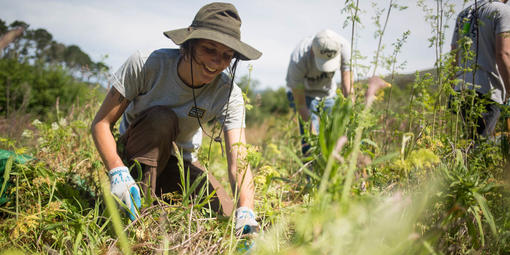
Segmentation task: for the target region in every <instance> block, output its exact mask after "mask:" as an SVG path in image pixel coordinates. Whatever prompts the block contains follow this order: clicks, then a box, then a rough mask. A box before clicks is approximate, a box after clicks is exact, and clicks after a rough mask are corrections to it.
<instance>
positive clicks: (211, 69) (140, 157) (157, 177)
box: [92, 3, 262, 234]
mask: <svg viewBox="0 0 510 255" xmlns="http://www.w3.org/2000/svg"><path fill="white" fill-rule="evenodd" d="M240 27H241V19H240V17H239V14H238V12H237V10H236V8H235V7H234V6H233V5H231V4H227V3H211V4H208V5H205V6H203V7H202V8H201V9H200V10H199V11H198V13H197V14H196V16H195V18H194V20H193V22H192V24H191V25H190V26H189V27H187V28H182V29H177V30H171V31H167V32H164V35H165V36H167V37H168V38H170V39H171V40H172V41H173V42H174V43H175V44H177V45H180V49H159V50H156V51H153V52H152V53H150V54H143V53H140V52H136V53H135V54H133V55H132V56H131V57H129V59H128V60H127V61H126V62H125V63H124V64H123V65H122V66H121V67H120V69H119V70H118V71H117V72H116V73H115V74H113V76H112V80H111V81H112V83H113V87H112V89H111V90H110V91H109V92H108V95H107V97H106V98H105V100H104V102H103V104H102V105H101V108H100V109H99V111H98V112H97V115H96V117H95V119H94V121H93V123H92V136H93V138H94V142H95V144H96V147H97V150H98V152H99V154H100V155H101V158H102V159H103V162H104V164H105V166H106V168H107V169H108V170H109V172H108V175H109V177H110V181H111V190H112V193H113V194H114V195H116V196H118V197H119V198H120V199H121V200H122V201H123V202H124V203H126V205H127V207H128V208H129V209H130V212H129V216H130V218H131V219H132V220H135V219H136V217H137V215H138V214H137V209H138V208H139V207H140V192H139V189H138V187H137V185H136V183H135V182H134V180H133V178H132V176H131V173H130V172H129V170H128V168H127V166H126V165H129V164H131V163H132V162H133V161H135V160H136V161H138V162H139V163H141V166H142V172H143V173H142V176H141V179H142V184H141V186H142V188H143V190H144V191H145V194H147V193H148V192H152V193H154V194H156V195H162V194H164V193H168V192H173V191H177V190H179V189H180V187H179V184H180V173H179V167H178V158H177V157H176V154H177V153H179V152H178V151H175V150H174V148H173V146H172V144H173V143H175V144H177V146H178V150H179V151H182V152H183V158H184V171H185V173H186V172H187V171H189V172H190V178H191V180H190V181H189V182H190V183H193V181H194V180H196V179H198V178H199V177H200V176H202V175H203V174H204V171H203V169H202V167H201V165H200V164H199V162H198V160H197V156H196V155H195V151H196V149H198V148H199V147H200V145H201V142H202V132H203V128H202V125H203V124H204V123H207V122H208V121H210V120H212V119H216V120H218V121H219V122H220V124H221V126H222V129H221V130H220V132H221V131H223V132H224V137H225V147H226V152H227V161H228V176H229V179H230V184H231V188H232V191H233V193H234V194H235V195H236V197H238V202H237V206H238V208H237V209H236V211H235V217H236V219H235V224H236V226H235V227H236V230H237V232H238V233H242V234H249V233H253V232H256V231H258V228H259V225H258V223H257V221H256V220H255V213H254V212H253V207H254V185H253V180H252V178H253V177H252V173H251V171H250V168H249V166H245V167H242V165H247V164H242V163H241V162H242V161H243V160H244V157H245V150H244V149H243V148H242V146H238V145H239V144H244V143H246V138H245V122H244V121H245V118H244V117H245V116H244V115H245V114H244V101H243V96H242V92H241V89H240V88H239V87H238V86H237V85H236V84H235V83H234V77H235V69H236V66H237V63H238V61H239V60H253V59H258V58H259V57H260V56H261V55H262V53H260V52H259V51H257V50H256V49H255V48H253V47H251V46H249V45H248V44H246V43H244V42H242V41H240V36H241V33H240ZM227 68H229V70H230V71H231V73H230V74H227V73H224V72H223V71H225V70H226V69H227ZM121 116H122V121H121V123H120V128H119V132H120V134H121V137H120V138H119V139H118V141H116V140H115V139H114V137H113V135H112V131H111V129H110V128H111V127H113V126H114V124H115V123H116V122H117V120H118V119H119V118H120V117H121ZM206 134H207V133H206ZM207 135H209V134H207ZM209 136H210V137H211V139H218V138H219V135H218V136H215V137H213V136H214V134H211V135H209ZM220 141H221V140H220ZM117 148H119V151H117ZM133 174H135V173H133ZM204 179H206V178H204ZM208 180H209V182H210V183H209V184H208V185H206V184H204V182H205V181H204V182H202V185H203V186H208V187H212V188H214V190H215V191H216V193H215V196H214V197H213V199H212V201H211V205H212V207H213V208H212V209H213V210H216V211H218V212H219V211H222V212H223V213H224V214H226V215H230V214H231V213H232V211H233V210H234V209H233V206H234V204H235V203H233V201H232V199H231V198H230V197H229V195H228V194H227V193H226V191H225V189H224V188H223V187H222V186H221V185H220V183H219V182H218V181H217V180H216V179H215V178H214V177H213V176H212V175H210V174H209V176H208ZM198 189H200V188H198ZM210 192H212V190H209V193H210Z"/></svg>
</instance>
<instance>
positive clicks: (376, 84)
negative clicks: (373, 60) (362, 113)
mask: <svg viewBox="0 0 510 255" xmlns="http://www.w3.org/2000/svg"><path fill="white" fill-rule="evenodd" d="M387 87H391V84H389V83H387V82H386V81H384V80H383V79H381V78H379V77H377V76H373V77H372V78H370V79H369V80H368V89H367V93H366V95H365V100H366V104H367V106H370V105H371V104H372V103H373V102H374V100H375V95H376V94H377V92H378V91H379V90H380V89H383V88H387Z"/></svg>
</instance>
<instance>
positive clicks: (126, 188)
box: [108, 166, 141, 221]
mask: <svg viewBox="0 0 510 255" xmlns="http://www.w3.org/2000/svg"><path fill="white" fill-rule="evenodd" d="M108 176H109V177H110V184H111V190H112V194H114V195H115V196H117V197H118V198H119V199H120V200H121V201H122V202H124V204H126V206H127V208H129V211H128V214H129V218H130V219H131V220H132V221H133V220H135V219H136V217H137V216H138V213H137V210H138V209H139V208H140V205H141V199H140V189H139V188H138V186H137V185H136V183H135V181H134V180H133V177H131V174H129V169H128V168H127V167H126V166H120V167H115V168H114V169H112V170H110V172H108Z"/></svg>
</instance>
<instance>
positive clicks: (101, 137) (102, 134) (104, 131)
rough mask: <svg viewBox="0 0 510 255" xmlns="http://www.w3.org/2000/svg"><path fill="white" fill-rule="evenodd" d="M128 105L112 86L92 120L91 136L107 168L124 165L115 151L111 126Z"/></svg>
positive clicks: (115, 146) (115, 145)
mask: <svg viewBox="0 0 510 255" xmlns="http://www.w3.org/2000/svg"><path fill="white" fill-rule="evenodd" d="M128 105H129V101H128V100H127V99H125V98H124V97H123V96H122V95H121V94H120V93H119V92H118V91H117V89H115V88H114V87H112V88H111V89H110V91H109V92H108V94H107V95H106V98H105V99H104V101H103V104H102V105H101V107H100V108H99V111H98V112H97V113H96V116H95V118H94V120H93V121H92V125H91V132H92V138H93V139H94V143H95V144H96V148H97V151H98V152H99V155H100V156H101V159H102V160H103V163H104V165H105V167H106V168H107V169H108V170H111V169H113V168H115V167H119V166H123V165H124V163H123V162H122V160H121V158H120V156H119V155H118V153H117V144H116V142H115V139H114V138H113V134H112V131H111V128H112V127H113V125H114V124H115V123H116V122H117V120H118V119H119V118H120V116H121V115H122V113H124V111H125V110H126V107H127V106H128Z"/></svg>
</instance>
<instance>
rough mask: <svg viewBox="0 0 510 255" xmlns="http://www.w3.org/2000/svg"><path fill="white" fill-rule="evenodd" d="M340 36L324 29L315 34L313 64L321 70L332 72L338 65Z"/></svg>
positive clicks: (340, 44)
mask: <svg viewBox="0 0 510 255" xmlns="http://www.w3.org/2000/svg"><path fill="white" fill-rule="evenodd" d="M341 42H342V37H341V36H340V35H339V34H337V33H335V32H333V31H332V30H329V29H325V30H322V31H320V32H319V33H317V34H316V35H315V37H314V38H313V42H312V50H313V54H314V57H315V65H316V66H317V69H319V70H320V71H322V72H334V71H335V70H336V69H338V68H339V67H340V50H341V49H342V43H341Z"/></svg>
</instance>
